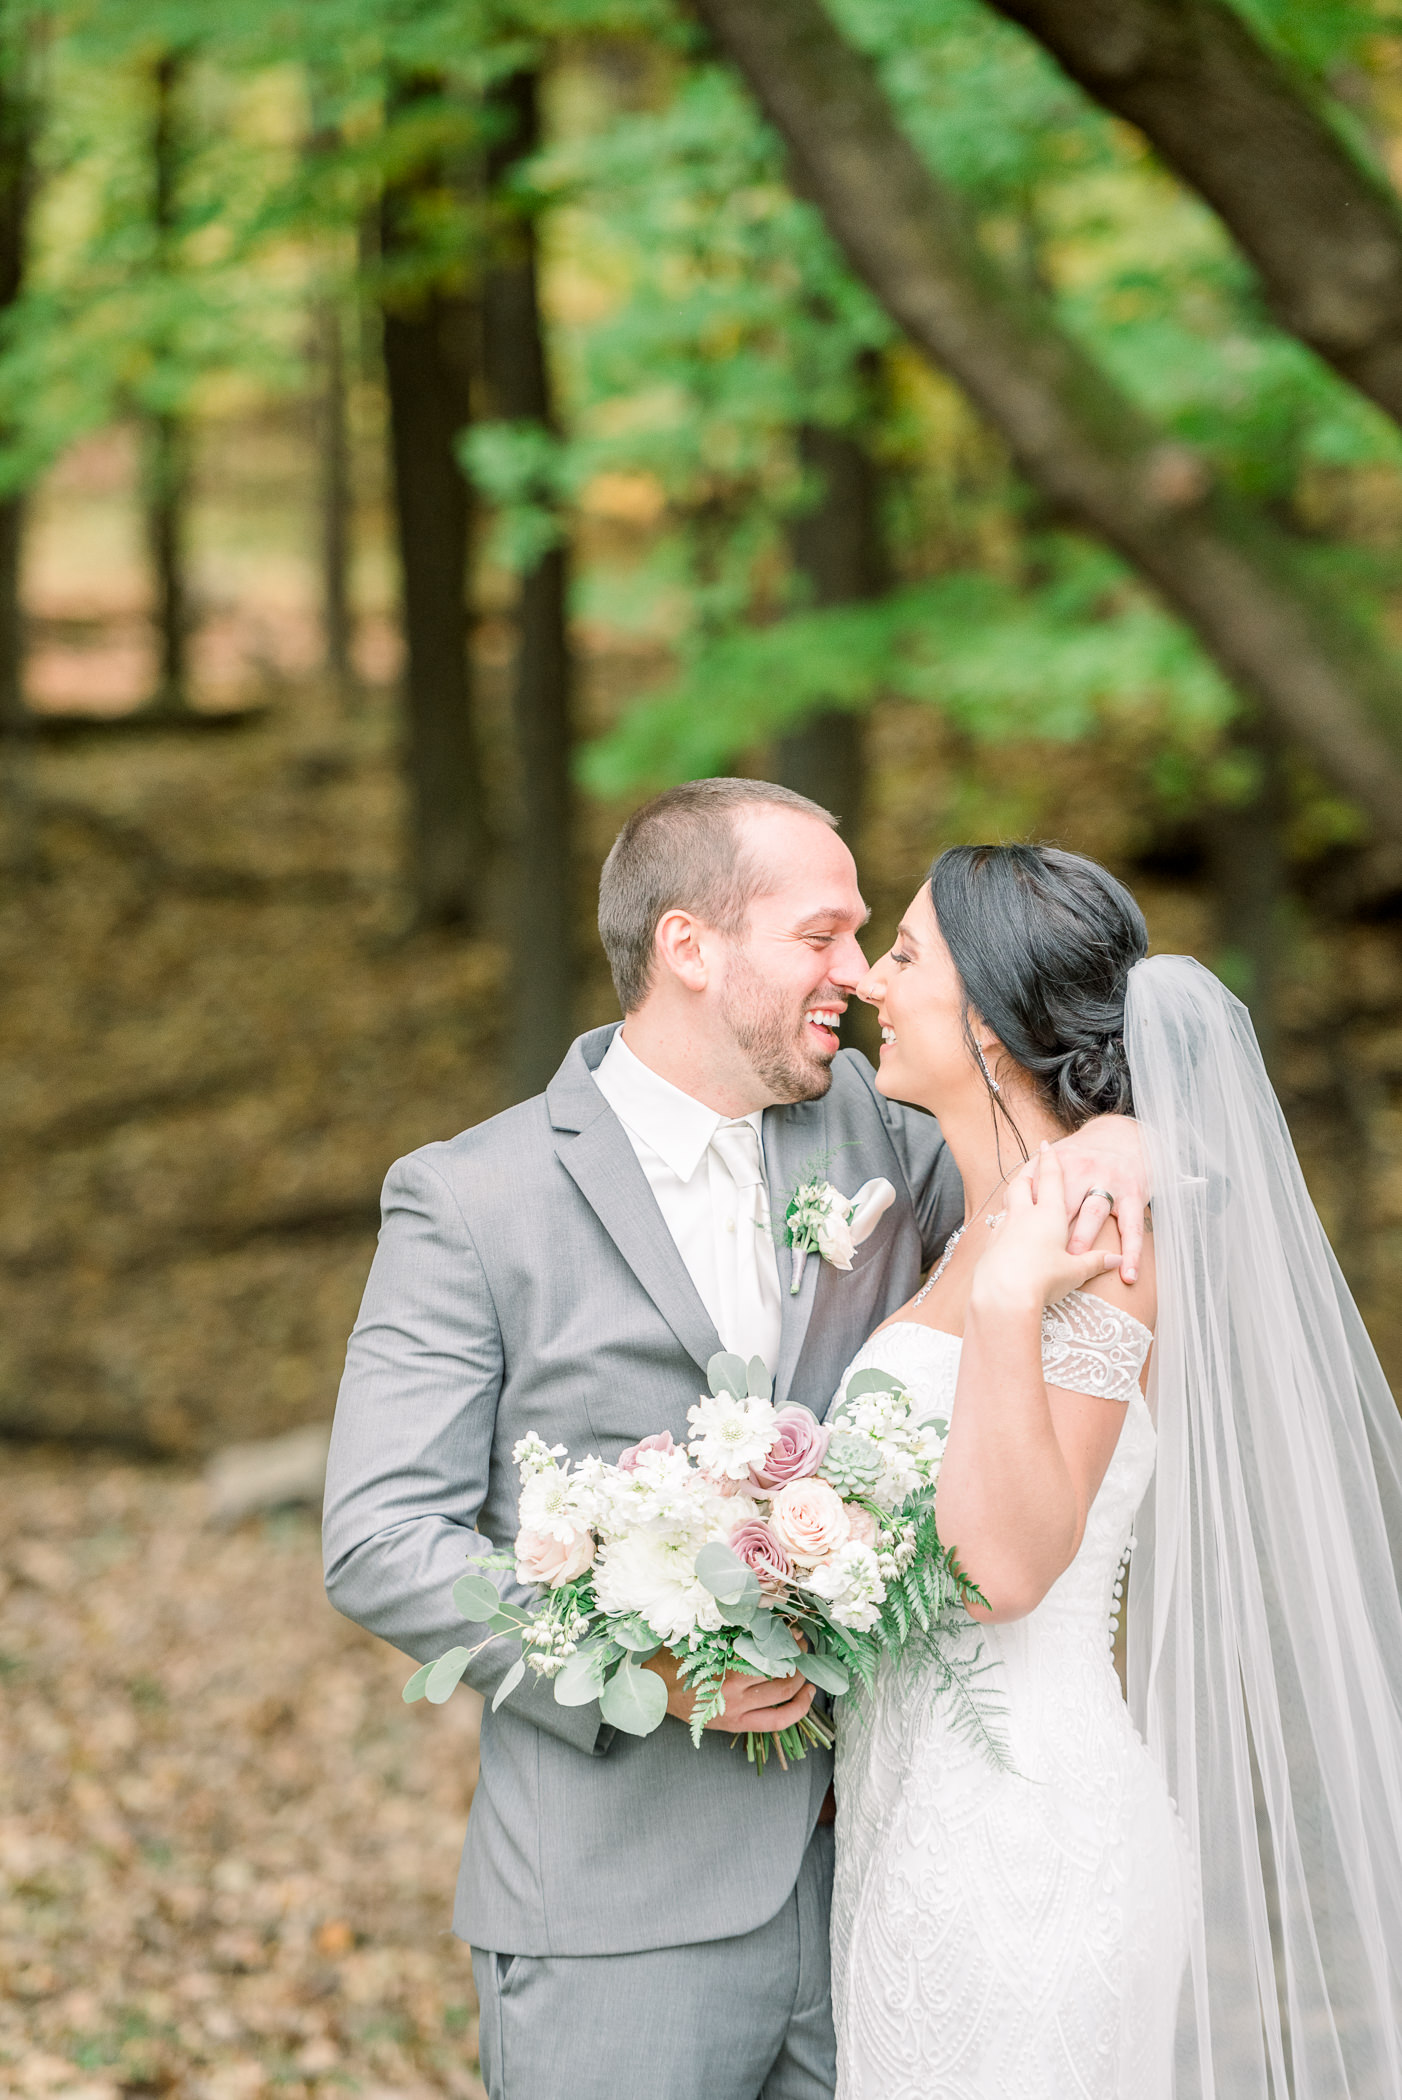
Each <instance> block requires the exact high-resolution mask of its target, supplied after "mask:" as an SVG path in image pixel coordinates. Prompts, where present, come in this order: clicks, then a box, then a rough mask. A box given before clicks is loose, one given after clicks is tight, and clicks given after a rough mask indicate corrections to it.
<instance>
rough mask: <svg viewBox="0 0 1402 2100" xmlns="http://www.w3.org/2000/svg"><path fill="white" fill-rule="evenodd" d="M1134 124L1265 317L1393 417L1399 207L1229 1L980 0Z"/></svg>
mask: <svg viewBox="0 0 1402 2100" xmlns="http://www.w3.org/2000/svg"><path fill="white" fill-rule="evenodd" d="M988 4H989V6H990V7H992V8H994V9H995V10H996V12H997V13H999V14H1001V15H1006V16H1007V18H1008V20H1009V21H1011V22H1017V23H1019V24H1020V25H1021V27H1022V28H1024V29H1026V30H1028V31H1030V32H1031V34H1032V35H1033V36H1034V37H1036V39H1037V41H1038V42H1039V43H1041V44H1043V45H1045V47H1046V49H1047V50H1048V51H1049V52H1050V53H1051V55H1052V57H1053V58H1055V59H1056V60H1057V62H1058V63H1059V64H1060V65H1061V66H1062V67H1063V69H1064V70H1065V71H1066V72H1067V73H1069V74H1070V76H1071V78H1072V79H1073V80H1075V81H1077V82H1078V83H1079V84H1080V86H1081V87H1083V88H1084V89H1085V90H1086V92H1087V93H1088V94H1090V95H1093V96H1094V97H1095V99H1096V101H1097V102H1100V103H1103V104H1104V106H1105V108H1106V109H1109V110H1112V111H1113V112H1114V114H1115V115H1116V116H1118V117H1124V118H1126V119H1127V120H1128V122H1129V123H1131V124H1134V125H1137V126H1138V128H1139V130H1140V131H1142V132H1143V133H1144V136H1145V137H1146V138H1147V139H1149V140H1150V141H1151V142H1152V144H1153V145H1154V146H1156V147H1157V149H1158V151H1159V153H1160V154H1161V155H1162V157H1163V159H1164V160H1165V161H1166V162H1167V163H1168V165H1169V167H1171V168H1172V169H1173V170H1174V172H1175V174H1177V175H1180V176H1181V177H1182V179H1183V180H1184V182H1186V183H1188V184H1189V185H1190V186H1191V187H1192V188H1193V189H1195V190H1196V191H1197V192H1198V194H1199V195H1200V196H1201V197H1203V198H1204V199H1205V200H1206V202H1207V203H1208V204H1210V205H1211V206H1212V208H1213V210H1214V211H1215V212H1216V213H1217V214H1218V216H1219V218H1221V219H1222V221H1223V223H1224V224H1225V225H1226V227H1227V229H1228V231H1229V232H1230V233H1231V235H1232V237H1233V239H1234V240H1235V241H1236V242H1237V244H1238V246H1239V247H1240V248H1241V249H1242V251H1243V252H1244V253H1245V254H1246V255H1247V256H1248V257H1249V258H1250V260H1251V261H1252V262H1253V263H1254V264H1255V266H1256V268H1257V270H1258V271H1259V272H1260V275H1261V279H1262V282H1263V284H1264V286H1265V290H1266V295H1267V298H1268V299H1269V301H1270V304H1271V307H1272V309H1273V311H1274V313H1275V315H1276V318H1277V319H1278V320H1279V321H1280V323H1281V325H1282V326H1283V327H1285V328H1288V329H1289V330H1290V332H1291V333H1292V334H1293V335H1297V336H1298V337H1299V338H1300V340H1301V341H1302V342H1304V343H1308V345H1309V347H1310V348H1311V349H1312V350H1314V351H1315V352H1317V354H1318V355H1319V356H1320V357H1322V358H1324V359H1325V361H1326V362H1327V363H1329V364H1331V365H1332V366H1333V367H1334V369H1335V371H1336V372H1339V373H1340V374H1341V375H1342V376H1343V377H1344V378H1345V379H1347V380H1348V381H1349V382H1350V384H1351V385H1353V386H1356V387H1357V388H1358V389H1359V391H1360V392H1361V393H1364V394H1367V395H1369V396H1370V397H1371V398H1372V399H1373V400H1374V401H1376V402H1377V404H1378V406H1379V407H1380V408H1383V409H1385V410H1386V411H1387V413H1388V415H1390V416H1391V417H1392V418H1393V420H1394V421H1395V422H1399V423H1402V205H1399V202H1398V199H1397V197H1396V196H1395V194H1394V193H1393V191H1392V189H1391V187H1390V186H1389V184H1388V183H1387V181H1386V179H1385V178H1384V176H1383V175H1382V174H1381V173H1380V172H1379V171H1378V170H1377V169H1374V168H1372V167H1370V166H1369V165H1368V164H1367V163H1366V162H1365V161H1363V160H1362V159H1361V158H1360V157H1359V156H1357V155H1356V154H1354V153H1353V152H1352V151H1351V150H1350V148H1349V146H1348V144H1347V142H1346V141H1345V139H1344V138H1343V137H1342V135H1341V134H1340V132H1339V131H1338V130H1336V129H1335V127H1334V125H1333V124H1332V123H1331V121H1330V119H1329V117H1328V115H1327V112H1326V107H1325V104H1324V102H1323V100H1322V98H1319V97H1318V96H1317V95H1316V93H1315V91H1314V89H1313V87H1312V84H1311V83H1310V82H1309V81H1308V80H1306V79H1304V78H1302V77H1301V76H1300V75H1299V74H1297V73H1296V72H1295V71H1294V69H1292V67H1291V66H1290V65H1289V63H1288V61H1287V60H1286V59H1284V58H1283V57H1282V56H1281V55H1280V54H1279V53H1277V52H1275V51H1273V50H1272V49H1271V48H1270V46H1269V45H1268V44H1266V43H1263V42H1262V41H1261V39H1260V38H1259V37H1257V36H1256V35H1255V34H1254V33H1253V31H1252V30H1251V28H1250V26H1249V24H1248V23H1247V22H1246V21H1245V20H1243V18H1242V16H1241V15H1240V14H1239V13H1238V12H1237V10H1236V8H1235V7H1233V6H1231V5H1230V4H1229V0H988Z"/></svg>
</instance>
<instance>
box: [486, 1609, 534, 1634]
mask: <svg viewBox="0 0 1402 2100" xmlns="http://www.w3.org/2000/svg"><path fill="white" fill-rule="evenodd" d="M530 1624H531V1615H530V1613H529V1612H528V1611H522V1610H521V1608H520V1606H519V1605H515V1604H503V1606H502V1608H501V1610H500V1611H496V1612H493V1613H492V1616H491V1618H490V1619H488V1621H487V1625H488V1628H489V1629H490V1631H491V1632H492V1633H521V1632H523V1631H524V1629H525V1628H526V1627H527V1626H529V1625H530Z"/></svg>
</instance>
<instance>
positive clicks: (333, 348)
mask: <svg viewBox="0 0 1402 2100" xmlns="http://www.w3.org/2000/svg"><path fill="white" fill-rule="evenodd" d="M315 329H316V346H317V372H318V378H319V381H320V387H319V399H318V403H317V411H318V412H317V464H318V468H319V474H318V490H317V493H318V495H319V497H320V526H321V531H320V542H321V544H320V553H321V633H322V646H323V650H324V654H325V662H326V675H327V677H328V679H329V680H330V682H331V684H332V685H333V686H334V688H335V690H336V693H337V695H338V697H339V698H340V700H341V702H342V704H343V705H345V706H348V705H349V704H350V703H351V701H352V699H353V698H354V693H355V664H354V646H353V645H354V632H353V628H352V621H351V604H350V561H351V516H352V503H353V496H352V490H351V461H350V433H349V428H348V422H347V389H346V351H345V329H344V323H343V319H342V315H341V308H340V304H339V302H338V300H337V298H336V296H335V294H334V292H329V291H328V292H327V293H325V294H324V295H323V297H322V298H320V299H319V300H318V302H317V306H316V313H315Z"/></svg>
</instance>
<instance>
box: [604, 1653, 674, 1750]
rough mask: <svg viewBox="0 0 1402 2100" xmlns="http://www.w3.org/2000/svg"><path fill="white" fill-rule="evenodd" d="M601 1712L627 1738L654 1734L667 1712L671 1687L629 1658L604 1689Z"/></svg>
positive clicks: (623, 1662) (655, 1674)
mask: <svg viewBox="0 0 1402 2100" xmlns="http://www.w3.org/2000/svg"><path fill="white" fill-rule="evenodd" d="M599 1711H600V1713H602V1715H603V1717H604V1719H605V1720H606V1721H607V1722H608V1724H609V1726H610V1727H611V1728H621V1729H622V1730H623V1733H624V1734H625V1735H651V1734H652V1731H653V1729H654V1728H657V1727H659V1726H660V1725H661V1723H662V1720H663V1718H664V1716H665V1715H666V1712H667V1687H666V1685H665V1684H664V1683H663V1682H662V1679H661V1678H660V1677H659V1676H658V1675H657V1673H656V1671H655V1670H640V1669H639V1668H638V1665H637V1664H636V1663H633V1662H629V1661H628V1660H627V1658H626V1657H625V1659H624V1660H623V1661H622V1662H621V1663H620V1664H619V1665H618V1668H617V1669H616V1670H615V1671H614V1673H613V1676H612V1677H611V1678H610V1679H609V1681H608V1683H607V1684H606V1685H605V1686H604V1689H603V1694H602V1696H601V1697H600V1700H599Z"/></svg>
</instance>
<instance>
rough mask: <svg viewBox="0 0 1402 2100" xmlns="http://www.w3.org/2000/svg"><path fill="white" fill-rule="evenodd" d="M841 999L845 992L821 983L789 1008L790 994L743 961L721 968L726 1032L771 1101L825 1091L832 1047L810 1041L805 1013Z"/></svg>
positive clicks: (843, 1001) (809, 1096)
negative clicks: (723, 984)
mask: <svg viewBox="0 0 1402 2100" xmlns="http://www.w3.org/2000/svg"><path fill="white" fill-rule="evenodd" d="M825 995H826V996H825ZM846 1003H847V994H846V993H845V992H839V991H838V990H837V989H836V988H835V987H833V986H825V987H824V988H823V991H822V992H814V993H811V994H810V995H809V996H808V997H807V998H806V999H805V1000H804V1002H803V1004H802V1006H801V1007H799V1008H798V1009H797V1010H796V1011H795V1009H794V1006H793V1004H792V1000H791V995H788V994H785V993H783V992H780V991H777V990H776V989H775V987H774V986H773V985H772V984H766V983H765V981H764V979H763V978H762V977H761V976H759V975H758V973H757V972H756V971H754V970H752V969H751V968H750V966H749V964H748V963H746V962H738V963H737V962H736V961H734V960H732V962H731V965H730V968H729V969H728V970H727V972H726V983H725V1000H724V1008H723V1011H724V1013H725V1018H726V1020H727V1022H728V1023H729V1025H730V1032H731V1034H732V1035H733V1036H734V1038H735V1040H736V1042H737V1043H738V1044H739V1046H740V1048H741V1049H742V1050H743V1051H744V1053H745V1056H746V1057H747V1058H748V1059H749V1062H750V1065H751V1067H752V1068H753V1070H754V1072H755V1075H756V1077H757V1078H759V1079H761V1080H762V1081H763V1082H764V1084H765V1086H766V1087H767V1088H768V1090H769V1092H770V1093H771V1094H772V1096H773V1097H774V1099H775V1100H776V1101H816V1100H817V1099H818V1098H819V1096H820V1095H822V1094H825V1093H826V1092H827V1090H828V1088H829V1087H830V1086H831V1085H832V1061H833V1058H834V1056H835V1055H836V1047H835V1046H834V1048H833V1049H831V1050H823V1049H819V1048H818V1047H817V1046H816V1045H815V1044H814V1042H813V1039H812V1033H811V1031H810V1029H809V1026H808V1015H809V1014H810V1013H811V1012H812V1011H813V1009H814V1008H815V1007H823V1006H845V1005H846Z"/></svg>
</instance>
